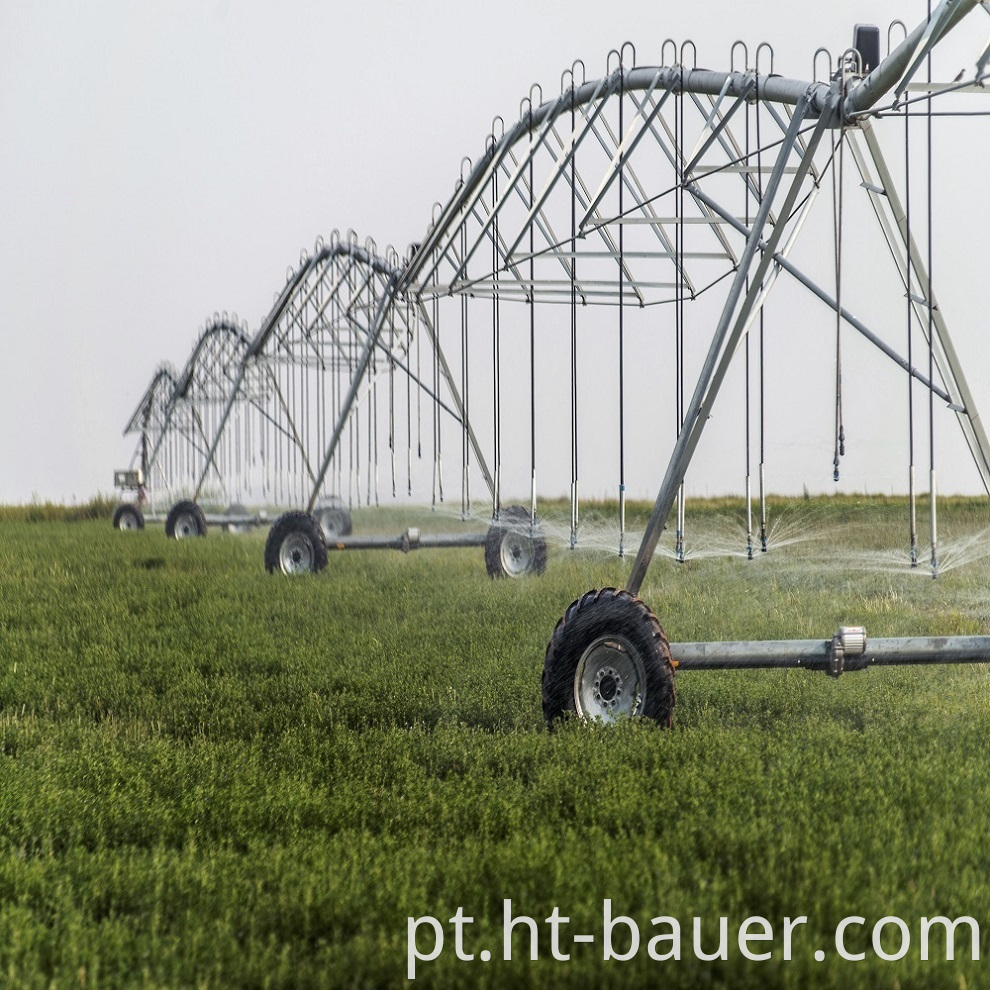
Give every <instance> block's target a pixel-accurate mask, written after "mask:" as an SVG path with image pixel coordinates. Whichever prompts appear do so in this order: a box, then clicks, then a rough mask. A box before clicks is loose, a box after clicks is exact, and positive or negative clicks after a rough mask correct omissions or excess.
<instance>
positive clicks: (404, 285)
mask: <svg viewBox="0 0 990 990" xmlns="http://www.w3.org/2000/svg"><path fill="white" fill-rule="evenodd" d="M660 73H661V83H663V84H666V80H667V79H668V78H669V77H671V76H673V77H674V78H675V79H676V80H678V81H679V82H680V83H681V85H682V86H683V88H684V90H685V91H686V92H697V93H709V94H711V95H718V94H719V93H720V92H721V91H722V87H723V86H724V85H725V80H726V77H727V76H733V77H736V79H734V80H733V82H731V83H730V88H729V92H732V93H734V94H735V93H737V89H736V87H738V86H739V85H740V82H739V81H738V80H742V79H744V78H745V77H744V76H742V75H741V74H738V73H731V72H730V73H726V72H715V71H712V70H709V69H697V68H694V69H688V70H686V71H684V70H682V69H681V68H680V67H678V68H662V69H661V70H660ZM656 75H657V69H656V68H638V69H637V68H633V69H630V70H628V72H627V73H626V76H625V81H624V88H625V89H626V90H627V91H632V90H645V89H648V88H649V87H650V86H652V85H654V80H655V78H656ZM602 84H603V80H596V81H593V82H587V83H584V84H583V85H581V86H579V87H577V89H576V90H574V91H571V90H568V91H566V92H565V93H564V94H562V96H561V97H558V98H557V99H556V100H553V101H549V102H547V103H544V104H542V105H541V106H539V107H537V108H535V109H534V110H533V111H532V113H531V114H527V115H525V116H524V117H523V118H522V119H521V120H520V121H519V122H518V123H516V124H515V125H514V126H513V127H512V128H510V129H509V130H507V131H506V132H505V134H504V135H503V136H502V137H501V138H500V139H499V140H498V141H497V142H495V143H494V144H493V145H491V146H490V147H489V148H488V150H487V151H486V152H485V154H484V155H483V156H482V157H481V158H479V159H478V161H477V162H476V163H475V165H474V167H473V168H472V170H471V173H470V174H469V175H468V177H467V179H466V180H465V181H464V182H463V183H461V184H460V185H459V186H458V188H457V189H456V190H455V192H454V195H453V196H452V197H451V198H450V200H449V201H448V202H447V205H446V206H445V207H444V209H443V211H442V213H441V215H440V217H439V219H438V220H437V222H436V223H434V224H433V225H432V227H431V228H430V231H429V233H428V235H427V237H426V238H425V239H424V240H423V242H422V243H421V244H420V246H419V248H418V249H417V250H416V252H415V254H414V255H413V257H412V258H411V259H410V262H409V264H408V265H407V266H406V269H405V271H404V272H403V274H402V278H401V280H400V283H399V288H400V290H402V291H405V290H406V289H408V288H409V287H411V286H413V285H414V284H416V283H417V281H420V280H422V281H429V278H431V277H432V276H433V273H434V272H435V269H436V267H437V265H438V264H439V260H440V259H439V258H436V257H435V255H434V252H435V251H436V249H437V247H438V246H439V244H440V243H441V241H443V239H444V238H445V237H448V238H449V237H451V236H452V235H451V234H450V230H451V226H452V224H453V222H454V219H455V218H456V216H457V215H458V213H460V212H461V211H462V210H463V209H464V208H465V204H466V203H467V202H469V201H470V200H471V199H473V198H476V197H477V195H478V189H479V187H480V186H483V185H486V184H487V180H488V179H489V178H490V175H491V171H492V169H493V167H495V166H496V165H497V164H498V163H499V162H500V161H502V160H503V159H504V157H505V155H506V153H507V150H508V149H509V148H510V147H511V146H512V145H513V144H515V143H516V142H517V141H519V140H520V139H522V138H523V137H524V136H525V135H526V133H527V132H529V131H531V130H532V129H533V128H540V127H541V126H542V124H543V123H544V122H545V121H546V120H547V119H548V118H555V117H557V116H559V114H560V113H561V112H562V111H563V110H565V109H569V108H570V106H571V105H572V103H573V104H574V105H582V104H585V103H588V102H590V101H591V100H593V99H595V98H597V95H598V94H599V93H600V92H601V88H602ZM761 92H762V93H763V94H764V97H765V99H767V100H775V101H778V102H781V103H789V104H795V105H797V104H798V103H802V104H807V106H808V107H809V111H808V112H809V114H810V115H811V116H814V115H816V114H818V113H820V112H821V111H822V110H823V109H824V107H825V105H826V102H827V100H828V95H829V86H828V85H827V84H825V83H813V84H812V85H811V88H810V90H809V84H808V83H807V82H804V81H801V80H796V79H786V78H784V77H782V76H771V77H768V78H767V79H766V80H765V82H764V83H763V85H762V86H761ZM661 119H662V118H661ZM430 265H432V267H430V268H427V267H426V266H430ZM424 270H425V271H427V276H426V277H423V276H422V273H423V272H424Z"/></svg>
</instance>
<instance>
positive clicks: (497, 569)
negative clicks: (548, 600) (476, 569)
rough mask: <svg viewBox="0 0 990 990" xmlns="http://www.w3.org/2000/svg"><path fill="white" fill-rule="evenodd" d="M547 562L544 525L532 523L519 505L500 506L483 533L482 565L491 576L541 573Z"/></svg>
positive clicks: (510, 576) (518, 575)
mask: <svg viewBox="0 0 990 990" xmlns="http://www.w3.org/2000/svg"><path fill="white" fill-rule="evenodd" d="M546 566H547V540H546V537H545V536H544V534H543V527H542V526H541V525H540V524H539V522H537V523H536V524H535V525H533V524H532V523H531V520H530V515H529V510H528V509H524V508H523V507H522V506H521V505H510V506H509V507H508V508H505V509H502V510H501V512H500V513H499V517H498V519H497V520H496V521H495V522H493V523H492V525H491V527H490V528H489V530H488V534H487V536H486V537H485V569H486V570H487V571H488V576H489V577H493V578H503V577H509V578H517V577H523V576H524V575H526V574H542V573H543V572H544V571H545V570H546Z"/></svg>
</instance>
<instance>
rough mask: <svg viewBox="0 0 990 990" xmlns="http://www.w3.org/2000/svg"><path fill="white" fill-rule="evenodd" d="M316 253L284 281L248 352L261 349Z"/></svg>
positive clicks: (307, 271) (312, 263)
mask: <svg viewBox="0 0 990 990" xmlns="http://www.w3.org/2000/svg"><path fill="white" fill-rule="evenodd" d="M316 259H317V255H313V256H312V257H310V258H308V259H307V260H306V264H304V265H300V266H299V268H298V270H297V271H296V272H295V273H294V274H293V275H292V277H291V278H290V279H289V280H288V281H287V282H286V283H285V286H284V288H283V289H282V292H281V293H280V294H279V297H278V299H277V300H276V301H275V305H274V306H272V308H271V311H270V312H269V313H268V316H267V317H266V319H265V322H264V323H262V325H261V327H260V328H259V329H258V332H257V333H256V334H255V335H254V340H252V341H251V346H250V347H249V348H248V354H249V355H254V354H257V353H259V352H260V351H261V349H262V348H263V347H264V346H265V343H266V342H267V340H268V337H269V335H270V334H271V332H272V331H273V330H274V329H275V327H276V326H277V325H278V321H279V320H280V319H281V318H282V314H283V313H284V312H285V310H286V308H287V307H288V305H289V303H290V302H292V297H293V295H294V294H295V291H296V289H297V288H298V287H299V286H300V285H301V284H302V282H303V280H304V279H305V278H306V276H307V275H309V273H310V272H311V271H312V269H313V267H314V265H315V264H316Z"/></svg>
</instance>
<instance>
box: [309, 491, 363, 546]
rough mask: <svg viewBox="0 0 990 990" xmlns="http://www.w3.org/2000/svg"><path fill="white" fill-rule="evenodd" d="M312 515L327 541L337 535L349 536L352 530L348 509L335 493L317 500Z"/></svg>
mask: <svg viewBox="0 0 990 990" xmlns="http://www.w3.org/2000/svg"><path fill="white" fill-rule="evenodd" d="M313 517H314V518H315V519H316V521H317V522H318V523H319V524H320V528H321V529H322V530H323V536H324V538H325V539H326V540H328V541H329V540H335V539H336V538H337V537H338V536H350V534H351V533H352V532H354V522H353V520H352V519H351V513H350V510H349V509H348V508H347V506H346V505H344V503H343V501H342V500H341V499H339V498H338V497H337V496H336V495H331V496H330V497H329V498H324V499H321V500H320V501H319V502H317V503H316V507H315V509H314V510H313Z"/></svg>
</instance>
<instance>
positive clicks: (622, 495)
mask: <svg viewBox="0 0 990 990" xmlns="http://www.w3.org/2000/svg"><path fill="white" fill-rule="evenodd" d="M624 83H625V70H624V69H623V67H622V61H621V55H620V61H619V135H618V140H619V218H620V219H619V556H620V557H624V556H625V555H626V417H625V414H626V403H625V326H624V322H623V315H624V310H625V307H624V306H623V301H624V300H623V292H624V290H625V251H624V244H625V240H624V235H625V224H624V223H623V222H622V218H623V210H624V209H625V203H624V199H623V187H624V180H625V176H624V175H623V165H624V157H625V156H624V155H623V153H622V135H623V115H622V104H623V97H624Z"/></svg>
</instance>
